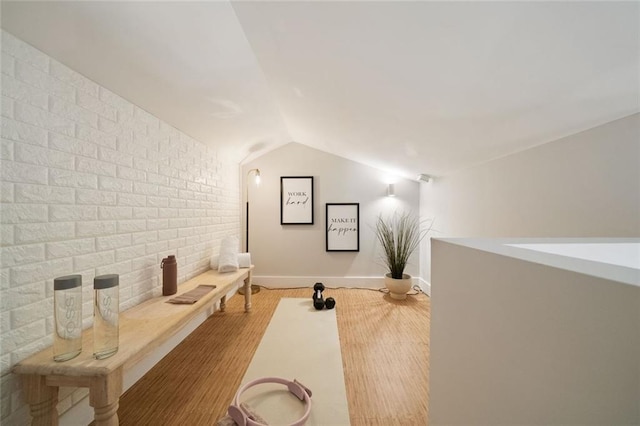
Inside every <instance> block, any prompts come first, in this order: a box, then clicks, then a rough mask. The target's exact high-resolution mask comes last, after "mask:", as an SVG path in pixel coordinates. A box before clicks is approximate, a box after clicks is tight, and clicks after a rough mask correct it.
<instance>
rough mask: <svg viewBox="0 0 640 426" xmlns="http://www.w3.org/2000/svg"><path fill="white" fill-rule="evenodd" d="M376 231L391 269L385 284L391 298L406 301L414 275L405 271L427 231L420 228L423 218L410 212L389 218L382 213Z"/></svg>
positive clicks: (385, 260) (384, 256)
mask: <svg viewBox="0 0 640 426" xmlns="http://www.w3.org/2000/svg"><path fill="white" fill-rule="evenodd" d="M375 231H376V237H377V238H378V241H379V242H380V244H381V245H382V250H383V256H382V259H383V261H384V264H385V266H386V267H387V268H388V270H389V272H388V273H387V274H386V275H385V286H386V287H387V289H389V295H390V296H391V298H392V299H396V300H404V299H406V298H407V292H408V291H409V290H410V289H411V285H412V279H411V276H410V275H408V274H405V273H404V270H405V267H406V266H407V263H408V262H409V257H410V256H411V254H412V253H413V252H414V251H415V250H416V249H417V248H418V246H419V245H420V241H422V239H423V238H424V236H425V235H426V233H427V231H422V230H421V229H420V220H419V219H418V218H417V217H416V216H414V215H413V214H411V213H396V214H394V215H393V216H391V217H388V218H383V217H382V215H380V216H378V220H377V221H376V228H375Z"/></svg>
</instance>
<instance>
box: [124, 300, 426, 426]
mask: <svg viewBox="0 0 640 426" xmlns="http://www.w3.org/2000/svg"><path fill="white" fill-rule="evenodd" d="M312 293H313V291H312V290H311V289H295V290H266V289H264V288H263V289H262V290H261V291H260V292H259V293H257V294H254V295H253V307H252V311H251V312H250V313H249V314H246V313H244V308H243V301H244V298H243V297H241V296H235V297H233V298H232V299H231V300H230V301H229V302H228V303H227V310H226V312H216V313H215V314H214V315H212V316H211V317H209V318H208V319H207V320H206V321H205V322H204V323H203V324H202V325H201V326H200V327H198V329H197V330H195V331H194V332H193V333H191V335H190V336H189V337H187V338H186V339H185V340H184V341H183V342H182V343H180V345H178V346H177V347H176V348H175V349H174V350H173V351H171V352H170V353H169V354H168V355H167V356H166V357H164V358H163V359H162V360H161V361H160V362H159V363H158V364H157V365H156V366H155V367H154V368H153V369H151V370H150V371H149V372H148V373H147V374H146V375H145V376H144V377H142V378H141V379H140V380H139V381H138V382H137V383H136V384H135V385H134V386H132V387H131V388H130V389H129V390H128V391H127V392H126V393H125V394H124V395H123V396H122V397H121V398H120V409H119V410H118V416H119V418H120V424H121V425H123V426H127V425H136V426H138V425H183V426H191V425H215V423H216V422H217V420H219V419H220V418H221V417H223V416H224V415H225V413H226V410H227V407H228V405H229V402H230V401H231V400H232V399H233V396H234V394H235V392H236V391H237V389H238V387H239V386H240V381H241V380H242V377H243V376H244V373H245V370H246V369H247V366H248V365H249V363H250V361H251V359H252V357H253V354H254V352H255V350H256V348H257V346H258V344H259V343H260V339H261V338H262V335H263V333H264V331H265V329H266V327H267V325H268V323H269V321H270V319H271V316H272V315H273V312H274V311H275V309H276V306H277V304H278V301H279V300H280V298H281V297H304V298H307V297H308V298H309V299H310V297H311V294H312ZM329 296H332V297H334V298H335V299H336V301H337V305H336V309H337V311H336V315H337V319H338V332H339V334H340V345H341V350H342V362H343V367H344V374H345V384H346V389H347V400H348V404H349V415H350V419H351V424H352V425H354V426H356V425H372V426H376V425H380V426H382V425H384V426H390V425H403V426H405V425H425V424H426V423H427V409H428V408H427V407H428V398H429V395H428V386H427V383H428V374H429V319H430V300H429V298H428V297H427V296H425V295H423V294H419V295H415V296H409V297H408V298H407V300H406V301H402V302H396V301H393V300H392V299H390V298H389V296H387V295H385V294H383V293H381V292H378V291H372V290H356V289H336V290H332V289H327V290H325V297H329ZM309 303H311V300H310V301H309ZM319 343H321V342H319ZM309 368H322V365H310V366H309ZM326 426H338V425H326Z"/></svg>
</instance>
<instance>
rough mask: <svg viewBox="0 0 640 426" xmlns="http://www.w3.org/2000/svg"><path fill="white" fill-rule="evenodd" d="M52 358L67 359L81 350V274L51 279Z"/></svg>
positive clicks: (56, 359)
mask: <svg viewBox="0 0 640 426" xmlns="http://www.w3.org/2000/svg"><path fill="white" fill-rule="evenodd" d="M53 317H54V332H53V359H54V361H67V360H70V359H71V358H74V357H76V356H78V354H79V353H80V352H82V275H67V276H64V277H59V278H55V279H54V280H53Z"/></svg>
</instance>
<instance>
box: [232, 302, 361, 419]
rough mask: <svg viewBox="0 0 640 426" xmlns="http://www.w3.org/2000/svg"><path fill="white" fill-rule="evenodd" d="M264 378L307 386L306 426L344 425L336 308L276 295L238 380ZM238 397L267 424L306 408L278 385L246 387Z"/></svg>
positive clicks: (344, 400)
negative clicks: (273, 308)
mask: <svg viewBox="0 0 640 426" xmlns="http://www.w3.org/2000/svg"><path fill="white" fill-rule="evenodd" d="M338 308H339V306H337V307H336V309H338ZM267 376H277V377H282V378H285V379H289V380H293V379H298V381H299V382H300V383H302V384H303V385H305V386H306V387H307V388H309V389H311V391H312V392H313V395H312V397H311V415H310V417H309V419H308V420H307V423H306V424H307V425H309V426H342V425H349V408H348V406H347V393H346V388H345V384H344V372H343V370H342V355H341V354H340V339H339V337H338V322H337V320H336V310H335V309H331V310H327V309H323V310H321V311H318V310H316V309H315V308H314V307H313V303H312V300H311V297H309V298H308V299H293V298H283V299H281V300H280V302H279V304H278V307H277V308H276V311H275V312H274V314H273V317H272V318H271V321H270V322H269V325H268V326H267V330H266V331H265V333H264V336H263V337H262V340H261V341H260V345H258V349H257V350H256V353H255V355H254V356H253V359H252V360H251V364H249V367H248V368H247V372H246V373H245V375H244V378H243V379H242V384H243V385H244V384H245V383H247V382H249V381H250V380H253V379H257V378H260V377H267ZM241 401H246V402H247V403H248V404H249V405H250V406H251V408H252V409H253V411H255V412H256V413H258V414H259V415H260V416H261V417H262V418H264V419H265V420H266V421H267V422H268V423H269V425H288V424H291V423H292V422H294V421H295V420H297V419H299V418H300V417H301V416H302V415H303V414H304V411H305V406H304V402H303V401H300V400H299V399H297V398H296V397H295V396H293V395H292V394H290V393H289V391H288V390H287V388H286V386H284V385H278V384H262V385H257V386H255V387H252V388H249V389H248V390H247V391H246V392H245V393H244V394H243V396H242V399H241Z"/></svg>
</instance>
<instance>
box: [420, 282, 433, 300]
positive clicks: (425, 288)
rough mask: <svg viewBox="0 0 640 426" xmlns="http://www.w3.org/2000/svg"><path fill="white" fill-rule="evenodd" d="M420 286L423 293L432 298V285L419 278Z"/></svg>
mask: <svg viewBox="0 0 640 426" xmlns="http://www.w3.org/2000/svg"><path fill="white" fill-rule="evenodd" d="M418 285H419V286H420V288H421V289H422V291H423V292H424V293H425V294H426V295H427V296H429V297H431V283H430V282H428V281H425V280H424V279H422V278H418Z"/></svg>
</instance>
